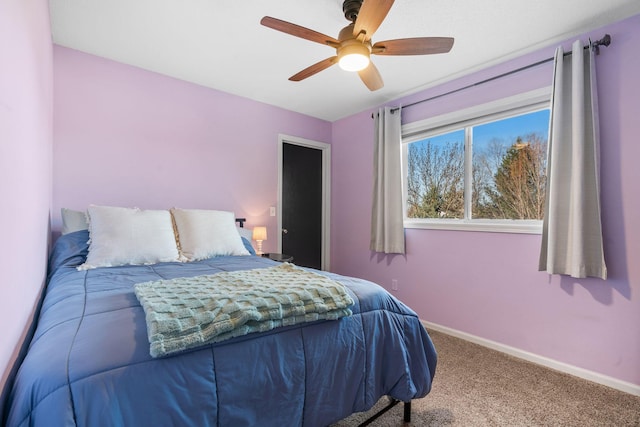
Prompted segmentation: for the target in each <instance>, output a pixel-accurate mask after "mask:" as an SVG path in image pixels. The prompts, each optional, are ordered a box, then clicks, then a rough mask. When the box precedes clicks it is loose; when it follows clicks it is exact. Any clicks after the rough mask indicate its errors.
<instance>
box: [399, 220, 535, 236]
mask: <svg viewBox="0 0 640 427" xmlns="http://www.w3.org/2000/svg"><path fill="white" fill-rule="evenodd" d="M404 228H418V229H427V230H451V231H482V232H489V233H518V234H542V221H536V220H518V221H516V220H481V219H475V220H464V219H436V220H425V219H405V220H404Z"/></svg>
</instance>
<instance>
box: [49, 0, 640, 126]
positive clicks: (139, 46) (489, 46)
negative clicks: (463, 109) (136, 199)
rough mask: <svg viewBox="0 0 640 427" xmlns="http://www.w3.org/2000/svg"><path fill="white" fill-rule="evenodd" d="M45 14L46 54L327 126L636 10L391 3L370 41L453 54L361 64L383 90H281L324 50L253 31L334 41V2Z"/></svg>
mask: <svg viewBox="0 0 640 427" xmlns="http://www.w3.org/2000/svg"><path fill="white" fill-rule="evenodd" d="M365 1H366V0H365ZM50 8H51V23H52V24H51V25H52V32H53V41H54V43H56V44H58V45H61V46H65V47H69V48H72V49H77V50H80V51H83V52H87V53H90V54H94V55H97V56H101V57H104V58H109V59H112V60H114V61H118V62H122V63H125V64H130V65H133V66H136V67H140V68H143V69H146V70H150V71H155V72H157V73H161V74H164V75H167V76H171V77H175V78H178V79H182V80H186V81H190V82H193V83H197V84H199V85H202V86H206V87H210V88H214V89H217V90H221V91H224V92H228V93H232V94H236V95H240V96H243V97H247V98H251V99H254V100H257V101H261V102H265V103H267V104H272V105H276V106H279V107H282V108H285V109H288V110H292V111H298V112H300V113H303V114H307V115H310V116H314V117H318V118H321V119H325V120H329V121H334V120H337V119H339V118H342V117H345V116H348V115H351V114H354V113H357V112H360V111H363V110H366V109H369V108H372V107H375V106H377V105H380V104H383V103H385V102H387V101H389V100H392V99H396V98H398V97H400V96H403V95H408V94H411V93H414V92H417V91H418V90H420V89H424V88H427V87H430V86H433V85H435V84H438V83H442V82H444V81H447V80H450V79H452V78H454V77H460V76H462V75H464V74H467V73H469V72H472V71H476V70H479V69H482V68H485V67H487V66H489V65H493V64H496V63H499V62H502V61H504V60H507V59H509V58H513V57H516V56H520V55H522V54H524V53H527V52H530V51H533V50H536V49H538V48H541V47H546V46H548V45H552V44H554V43H557V42H559V41H562V40H564V39H566V38H569V37H572V36H575V35H578V34H580V33H583V32H586V31H589V30H593V29H595V28H598V27H601V26H603V25H606V24H609V23H612V22H615V21H617V20H620V19H622V18H625V17H629V16H632V15H635V14H637V13H640V1H638V0H535V1H531V0H526V1H525V0H482V1H478V0H398V1H396V2H395V4H394V5H393V7H392V8H391V11H390V12H389V14H388V15H387V18H386V19H385V21H384V22H383V23H382V25H381V26H380V28H379V29H378V31H377V32H376V33H375V34H374V36H373V41H374V42H376V41H382V40H388V39H396V38H406V37H428V36H441V37H455V44H454V46H453V49H452V50H451V52H450V53H448V54H440V55H429V56H405V57H402V56H373V61H374V62H375V64H376V66H377V67H378V69H379V70H380V73H381V75H382V78H383V79H384V83H385V86H384V88H382V89H380V90H378V91H375V92H370V91H369V90H368V89H367V88H366V87H365V86H364V84H363V83H362V82H361V81H360V79H359V77H358V76H357V74H355V73H349V72H346V71H343V70H342V69H340V68H339V67H338V66H333V67H331V68H329V69H327V70H325V71H322V72H320V73H319V74H316V75H314V76H312V77H310V78H308V79H306V80H303V81H301V82H290V81H289V80H288V78H289V77H290V76H291V75H293V74H295V73H297V72H298V71H300V70H302V69H303V68H306V67H307V66H309V65H311V64H314V63H316V62H318V61H320V60H321V59H325V58H327V57H330V56H333V55H334V54H335V51H334V50H333V49H332V48H330V47H328V46H323V45H320V44H318V43H313V42H310V41H308V40H303V39H299V38H296V37H293V36H290V35H288V34H284V33H281V32H278V31H275V30H272V29H269V28H266V27H263V26H262V25H260V19H261V18H262V17H263V16H265V15H268V16H272V17H275V18H279V19H282V20H285V21H289V22H293V23H295V24H298V25H302V26H304V27H307V28H310V29H313V30H315V31H318V32H320V33H324V34H327V35H329V36H332V37H336V38H337V36H338V32H339V31H340V29H341V28H342V27H344V26H345V25H347V24H348V21H347V20H346V19H345V18H344V15H343V13H342V0H277V1H265V0H50ZM612 36H613V43H615V35H612Z"/></svg>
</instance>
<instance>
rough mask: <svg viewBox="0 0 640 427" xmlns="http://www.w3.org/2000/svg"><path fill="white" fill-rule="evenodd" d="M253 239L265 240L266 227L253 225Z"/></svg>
mask: <svg viewBox="0 0 640 427" xmlns="http://www.w3.org/2000/svg"><path fill="white" fill-rule="evenodd" d="M253 240H256V241H258V240H267V227H253Z"/></svg>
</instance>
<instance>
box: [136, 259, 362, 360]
mask: <svg viewBox="0 0 640 427" xmlns="http://www.w3.org/2000/svg"><path fill="white" fill-rule="evenodd" d="M135 294H136V296H137V297H138V300H139V301H140V304H141V305H142V307H143V309H144V312H145V316H146V323H147V332H148V335H149V343H150V354H151V356H152V357H162V356H166V355H169V354H171V353H175V352H179V351H183V350H187V349H190V348H195V347H199V346H202V345H205V344H209V343H215V342H219V341H223V340H226V339H229V338H233V337H237V336H241V335H246V334H249V333H252V332H264V331H269V330H271V329H274V328H277V327H280V326H289V325H295V324H298V323H302V322H312V321H316V320H323V319H329V320H335V319H339V318H340V317H344V316H350V315H351V314H352V313H351V309H350V308H349V307H351V306H352V305H353V299H352V298H351V297H350V296H349V294H348V293H347V291H346V289H345V287H344V286H343V285H342V284H340V283H338V282H336V281H334V280H331V279H329V278H328V277H325V276H322V275H320V274H317V273H314V272H312V271H309V270H305V269H302V268H299V267H296V266H294V265H293V264H289V263H283V264H280V265H277V266H275V267H270V268H259V269H254V270H240V271H229V272H222V273H217V274H212V275H204V276H196V277H181V278H177V279H170V280H158V281H151V282H144V283H138V284H136V285H135Z"/></svg>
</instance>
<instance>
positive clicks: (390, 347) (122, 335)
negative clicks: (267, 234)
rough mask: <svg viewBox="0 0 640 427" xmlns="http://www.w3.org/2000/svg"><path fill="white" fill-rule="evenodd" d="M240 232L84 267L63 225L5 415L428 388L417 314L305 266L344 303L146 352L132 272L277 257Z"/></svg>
mask: <svg viewBox="0 0 640 427" xmlns="http://www.w3.org/2000/svg"><path fill="white" fill-rule="evenodd" d="M91 236H92V238H94V237H95V236H94V234H93V232H92V235H91ZM238 238H239V239H240V241H241V243H242V244H243V246H244V247H245V248H246V250H247V251H248V252H249V255H248V256H246V255H242V256H239V255H220V256H213V257H207V258H204V259H198V260H192V261H190V262H185V261H184V260H176V261H169V262H166V261H163V262H156V263H153V264H148V265H145V264H142V265H117V266H110V267H98V268H88V269H82V266H83V265H85V264H86V263H87V259H88V256H89V244H88V243H87V241H88V240H89V233H88V231H87V230H80V231H74V232H70V233H67V234H65V235H63V236H61V237H59V238H58V239H57V241H56V242H55V245H54V247H53V249H52V253H51V256H50V261H49V274H48V280H47V286H46V292H45V296H44V300H43V303H42V308H41V311H40V314H39V318H38V321H37V328H36V331H35V334H34V336H33V339H32V342H31V344H30V347H29V350H28V352H27V354H26V357H25V359H24V361H23V362H22V365H21V367H20V369H19V371H18V373H17V375H16V379H15V383H14V385H13V388H12V391H11V394H10V397H9V413H8V418H7V425H8V426H11V427H14V426H52V425H55V426H67V425H68V426H92V427H93V426H114V425H122V426H257V425H260V426H296V425H300V426H327V425H330V424H331V423H334V422H336V421H339V420H341V419H343V418H345V417H347V416H348V415H350V414H352V413H354V412H361V411H365V410H368V409H370V408H371V407H372V406H373V405H374V404H375V403H376V402H377V401H378V400H379V399H380V398H381V397H382V396H385V395H388V396H390V397H392V398H393V399H396V400H398V401H403V402H410V401H411V400H412V399H415V398H420V397H423V396H425V395H426V394H427V393H428V392H429V391H430V389H431V383H432V380H433V376H434V373H435V367H436V352H435V349H434V347H433V344H432V342H431V340H430V338H429V336H428V334H427V331H426V330H425V329H424V327H423V326H422V325H421V323H420V321H419V319H418V317H417V315H416V314H415V313H414V312H413V311H412V310H411V309H409V308H408V307H407V306H405V305H404V304H403V303H401V302H400V301H398V300H397V299H396V298H394V297H393V296H392V295H390V294H389V293H387V292H386V291H385V290H384V289H383V288H382V287H380V286H378V285H376V284H374V283H371V282H368V281H366V280H362V279H357V278H352V277H345V276H341V275H337V274H333V273H329V272H324V271H316V270H311V269H304V270H308V271H311V272H313V273H314V274H318V275H321V276H323V277H325V278H327V279H330V280H333V281H335V282H338V283H340V284H341V285H343V286H344V288H345V289H346V293H347V294H348V296H349V297H350V298H351V299H352V301H353V304H352V305H351V306H350V307H349V311H350V312H349V315H346V316H344V317H340V318H338V319H332V320H323V319H318V320H314V319H309V321H305V322H301V323H296V324H289V325H285V326H278V325H276V326H277V327H273V328H271V329H269V330H266V331H265V332H251V331H250V332H249V333H246V334H244V335H240V336H235V337H230V338H228V339H224V340H221V341H217V342H208V343H203V344H200V345H197V346H195V347H192V348H186V349H183V350H178V351H175V352H173V353H170V354H165V355H160V356H158V355H156V357H153V356H152V355H151V354H150V334H149V333H148V322H147V320H148V319H146V317H145V308H146V307H145V308H143V306H142V304H141V302H140V299H139V298H138V296H137V294H136V289H138V287H137V286H138V284H141V283H152V282H157V281H162V282H163V283H164V282H165V281H171V280H173V279H180V278H190V277H200V276H204V275H207V276H209V275H214V276H215V275H216V274H217V273H226V272H237V271H255V270H258V269H270V268H277V267H279V266H281V265H282V264H280V263H277V262H275V261H272V260H270V259H267V258H264V257H260V256H255V255H254V253H253V251H252V250H251V246H250V243H249V242H248V241H247V240H246V239H244V238H240V237H239V235H238ZM92 242H93V241H92ZM92 244H93V243H92ZM79 268H80V269H79Z"/></svg>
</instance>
